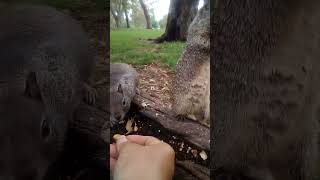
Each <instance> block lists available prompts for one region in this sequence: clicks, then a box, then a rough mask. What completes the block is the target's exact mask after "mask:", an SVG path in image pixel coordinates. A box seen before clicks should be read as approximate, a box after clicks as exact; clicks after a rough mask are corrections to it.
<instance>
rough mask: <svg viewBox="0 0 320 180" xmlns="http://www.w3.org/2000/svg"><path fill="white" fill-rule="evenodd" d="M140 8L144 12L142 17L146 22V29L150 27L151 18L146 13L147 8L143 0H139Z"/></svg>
mask: <svg viewBox="0 0 320 180" xmlns="http://www.w3.org/2000/svg"><path fill="white" fill-rule="evenodd" d="M139 2H140V5H141V8H142V10H143V13H144V17H145V18H146V23H147V29H152V27H151V19H150V15H149V13H148V9H147V6H146V4H145V3H144V2H143V0H139Z"/></svg>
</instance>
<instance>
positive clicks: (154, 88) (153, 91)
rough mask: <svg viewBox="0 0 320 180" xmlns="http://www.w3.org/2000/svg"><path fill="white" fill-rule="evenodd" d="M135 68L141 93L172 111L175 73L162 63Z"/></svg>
mask: <svg viewBox="0 0 320 180" xmlns="http://www.w3.org/2000/svg"><path fill="white" fill-rule="evenodd" d="M134 67H135V68H136V70H137V71H138V73H139V77H140V81H139V89H140V91H142V92H145V93H147V94H148V95H150V96H151V97H154V98H157V99H159V100H161V102H162V103H163V104H162V105H163V106H166V107H167V108H169V109H171V106H172V95H171V87H172V82H173V79H174V75H175V73H174V71H173V70H172V69H171V68H170V67H169V66H168V65H166V64H164V63H162V62H160V61H155V62H153V63H151V64H147V65H142V66H134Z"/></svg>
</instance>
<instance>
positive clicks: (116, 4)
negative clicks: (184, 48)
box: [110, 0, 122, 28]
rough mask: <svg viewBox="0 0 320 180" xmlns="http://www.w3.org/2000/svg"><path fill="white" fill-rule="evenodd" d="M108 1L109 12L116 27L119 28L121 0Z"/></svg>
mask: <svg viewBox="0 0 320 180" xmlns="http://www.w3.org/2000/svg"><path fill="white" fill-rule="evenodd" d="M110 3H111V4H110V12H111V14H112V17H113V19H114V21H115V23H116V27H117V28H119V27H120V24H121V16H122V0H111V1H110Z"/></svg>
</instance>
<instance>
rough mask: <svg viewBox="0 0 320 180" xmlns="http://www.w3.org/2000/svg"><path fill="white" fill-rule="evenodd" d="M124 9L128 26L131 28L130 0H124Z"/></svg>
mask: <svg viewBox="0 0 320 180" xmlns="http://www.w3.org/2000/svg"><path fill="white" fill-rule="evenodd" d="M122 9H123V12H124V14H125V17H126V23H127V28H130V23H129V16H128V10H129V2H128V0H122Z"/></svg>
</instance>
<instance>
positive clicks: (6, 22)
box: [0, 4, 96, 155]
mask: <svg viewBox="0 0 320 180" xmlns="http://www.w3.org/2000/svg"><path fill="white" fill-rule="evenodd" d="M0 27H1V31H0V103H3V100H4V99H6V98H8V97H10V96H21V95H27V96H30V97H33V98H37V99H39V100H40V101H41V102H42V104H43V106H44V112H43V115H42V121H41V128H40V129H39V130H40V132H39V135H41V137H42V139H43V140H44V142H46V144H47V145H48V149H50V152H52V155H57V154H59V153H60V152H61V151H62V150H63V146H64V141H65V138H66V132H67V128H68V124H69V122H70V121H71V120H72V118H73V112H74V110H75V108H76V107H77V106H78V104H79V103H80V102H81V99H82V98H85V99H86V101H87V102H88V103H91V104H92V103H94V101H95V98H96V92H95V90H94V89H92V88H90V86H89V85H88V84H87V83H88V78H89V76H90V74H91V72H92V68H93V65H94V60H93V58H92V57H93V55H92V51H91V49H90V48H89V41H88V37H87V35H86V33H85V32H84V30H83V29H82V27H81V26H80V25H79V23H78V22H76V21H75V20H74V19H72V18H71V17H70V16H67V15H65V14H63V13H61V12H59V11H57V10H56V9H54V8H51V7H48V6H40V5H26V4H23V5H22V4H20V5H8V6H7V7H3V8H2V10H1V12H0ZM0 124H1V122H0Z"/></svg>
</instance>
